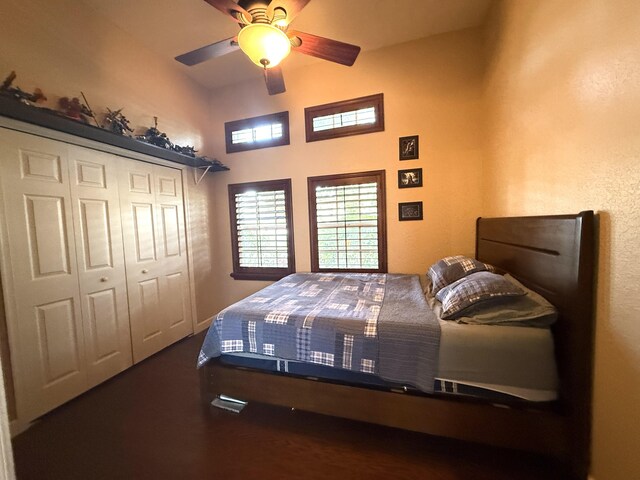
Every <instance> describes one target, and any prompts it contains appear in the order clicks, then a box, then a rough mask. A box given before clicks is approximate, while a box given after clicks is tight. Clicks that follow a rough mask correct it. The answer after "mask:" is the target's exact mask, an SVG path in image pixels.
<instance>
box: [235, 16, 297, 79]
mask: <svg viewBox="0 0 640 480" xmlns="http://www.w3.org/2000/svg"><path fill="white" fill-rule="evenodd" d="M238 44H239V45H240V49H241V50H242V51H243V52H244V53H245V54H246V55H247V56H248V57H249V58H250V59H251V61H252V62H253V63H255V64H256V65H258V66H259V67H264V68H273V67H275V66H277V65H278V64H279V63H280V62H281V61H282V60H283V59H284V58H286V57H287V55H289V53H290V52H291V42H290V41H289V37H287V34H286V33H284V32H283V31H282V30H280V29H279V28H277V27H274V26H273V25H268V24H266V23H253V24H251V25H247V26H246V27H243V28H242V30H240V33H239V34H238Z"/></svg>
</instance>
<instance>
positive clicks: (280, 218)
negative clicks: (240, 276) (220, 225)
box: [235, 190, 289, 268]
mask: <svg viewBox="0 0 640 480" xmlns="http://www.w3.org/2000/svg"><path fill="white" fill-rule="evenodd" d="M235 205H236V225H237V234H238V258H239V262H240V266H241V267H267V268H287V267H288V266H289V265H288V240H287V233H288V230H287V229H288V225H287V215H286V206H285V192H284V190H273V191H262V192H255V191H248V192H243V193H236V194H235Z"/></svg>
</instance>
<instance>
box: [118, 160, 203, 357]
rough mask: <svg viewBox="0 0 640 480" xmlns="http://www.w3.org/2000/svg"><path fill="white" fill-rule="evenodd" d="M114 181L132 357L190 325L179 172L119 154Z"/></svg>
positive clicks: (178, 335)
mask: <svg viewBox="0 0 640 480" xmlns="http://www.w3.org/2000/svg"><path fill="white" fill-rule="evenodd" d="M119 182H120V205H121V211H122V222H123V233H124V246H125V259H126V266H127V284H128V291H129V314H130V321H131V343H132V346H133V358H134V361H135V362H138V361H140V360H142V359H144V358H146V357H148V356H149V355H152V354H153V353H156V352H158V351H159V350H161V349H163V348H165V347H166V346H167V345H170V344H171V343H173V342H174V341H176V340H178V339H180V338H183V337H185V336H186V335H188V334H189V333H192V331H193V330H192V324H191V313H190V303H189V301H188V299H189V282H188V274H187V262H186V251H185V245H186V244H185V234H184V213H183V200H182V190H181V182H180V172H179V171H178V170H175V169H172V168H168V167H160V166H157V165H150V164H145V163H142V162H134V161H131V160H126V159H121V162H120V172H119Z"/></svg>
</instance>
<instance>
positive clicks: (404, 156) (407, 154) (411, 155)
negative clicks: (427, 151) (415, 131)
mask: <svg viewBox="0 0 640 480" xmlns="http://www.w3.org/2000/svg"><path fill="white" fill-rule="evenodd" d="M418 147H419V145H418V135H412V136H410V137H400V141H399V148H400V160H413V159H416V158H418V156H419V154H420V152H419V150H418Z"/></svg>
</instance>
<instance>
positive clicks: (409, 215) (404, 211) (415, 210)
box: [398, 202, 422, 222]
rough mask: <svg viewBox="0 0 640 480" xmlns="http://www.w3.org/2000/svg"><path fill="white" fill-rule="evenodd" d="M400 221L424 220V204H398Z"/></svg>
mask: <svg viewBox="0 0 640 480" xmlns="http://www.w3.org/2000/svg"><path fill="white" fill-rule="evenodd" d="M398 219H399V220H400V221H401V222H406V221H411V220H422V202H401V203H398Z"/></svg>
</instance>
